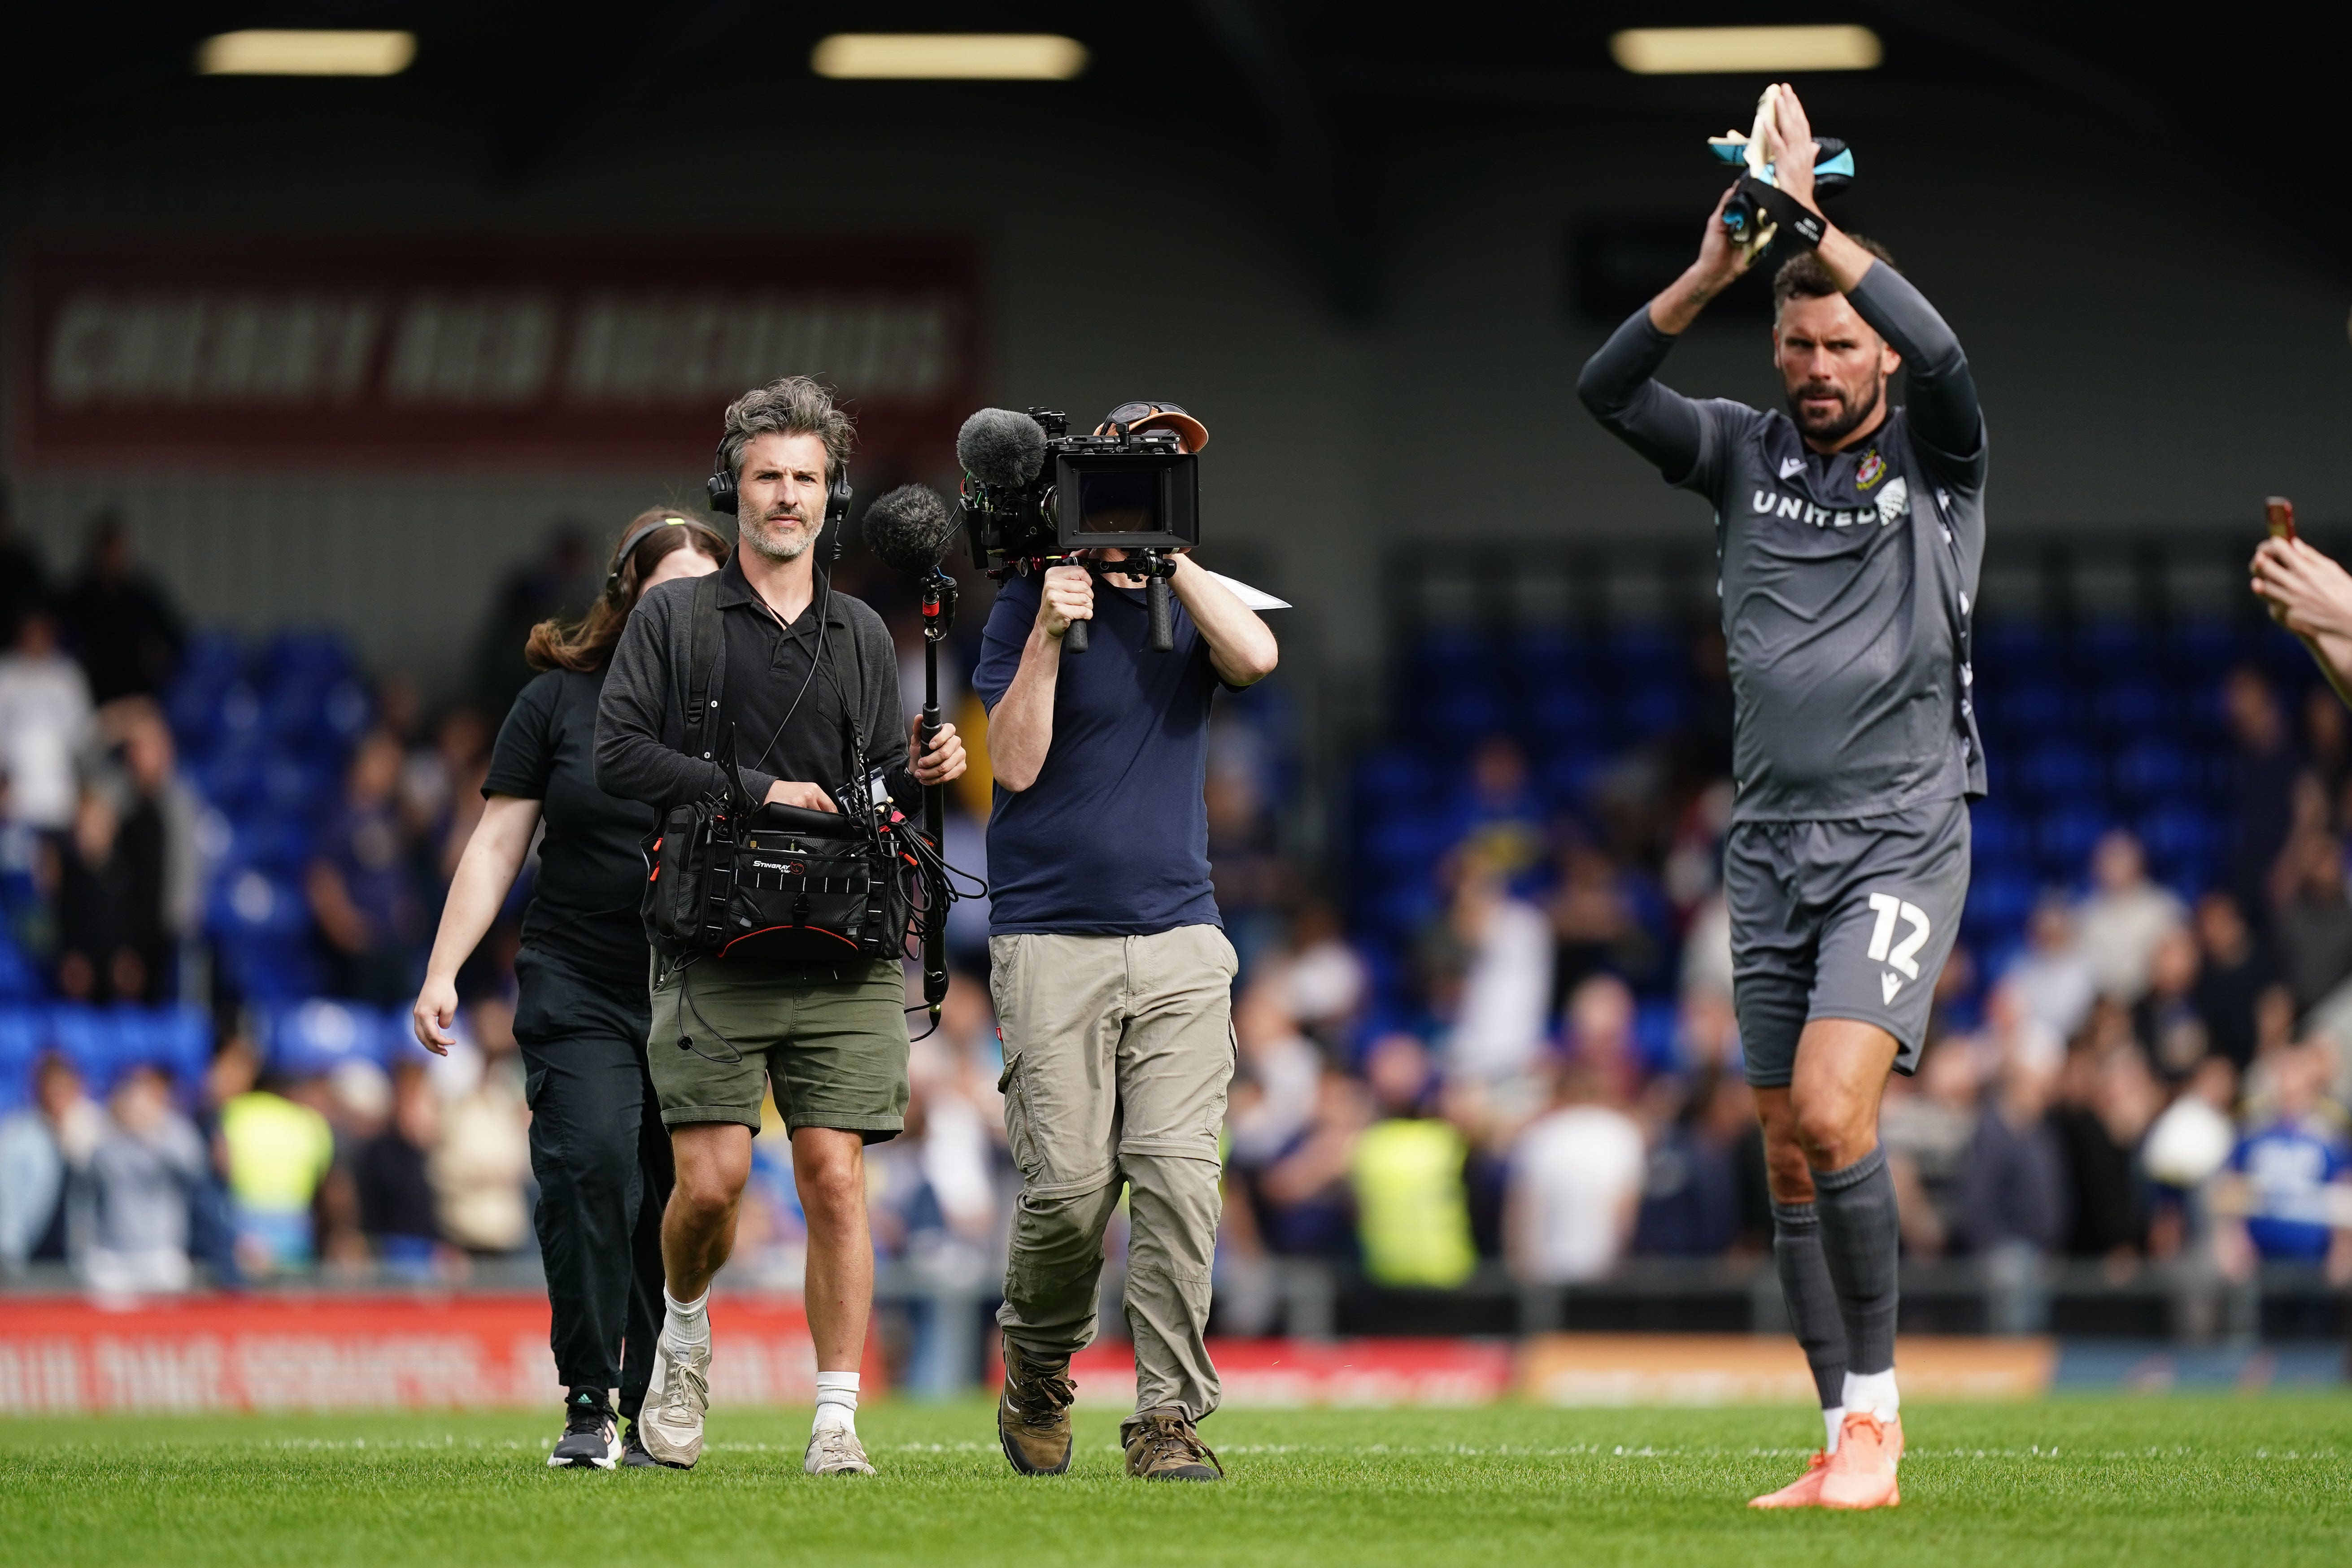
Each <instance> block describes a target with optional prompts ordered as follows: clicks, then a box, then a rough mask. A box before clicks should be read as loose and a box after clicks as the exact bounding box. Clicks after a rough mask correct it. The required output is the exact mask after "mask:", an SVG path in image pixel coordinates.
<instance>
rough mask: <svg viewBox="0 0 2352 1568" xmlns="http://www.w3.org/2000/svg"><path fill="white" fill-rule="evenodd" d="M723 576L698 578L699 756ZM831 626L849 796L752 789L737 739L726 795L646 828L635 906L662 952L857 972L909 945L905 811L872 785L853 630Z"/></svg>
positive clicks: (692, 679)
mask: <svg viewBox="0 0 2352 1568" xmlns="http://www.w3.org/2000/svg"><path fill="white" fill-rule="evenodd" d="M718 584H719V574H716V573H712V574H709V575H706V576H704V577H702V578H700V579H698V581H697V583H696V584H695V594H694V607H693V612H692V615H693V619H692V622H691V628H690V658H691V669H690V672H689V676H688V694H687V714H686V725H685V734H684V736H683V737H682V739H683V744H682V745H681V747H680V750H682V751H684V752H686V753H687V754H688V755H689V756H700V755H703V754H705V752H704V746H703V738H704V735H705V733H706V731H708V730H709V727H710V726H709V723H708V716H709V713H710V710H711V703H710V677H711V672H712V669H713V668H714V667H715V666H716V664H717V662H718V658H719V648H720V629H719V609H718ZM824 636H825V641H826V643H828V644H829V645H830V646H831V648H832V663H833V666H834V669H835V690H836V691H837V692H838V693H839V695H840V697H841V702H842V712H843V723H842V729H843V743H844V749H845V755H846V760H847V762H848V764H849V769H848V776H849V778H850V779H851V780H852V781H853V782H852V784H850V786H849V787H848V788H846V789H845V790H844V791H843V792H842V794H843V796H844V798H843V799H842V801H841V803H840V804H841V806H842V809H841V811H840V812H838V813H835V812H824V811H810V810H807V809H805V808H804V807H801V806H794V805H771V804H762V803H760V802H756V801H753V800H751V798H750V796H749V795H748V794H747V792H746V791H745V790H744V787H743V783H742V777H741V774H740V773H739V772H738V771H737V769H736V765H735V760H734V755H733V748H732V747H731V745H730V747H729V749H728V759H727V761H726V763H723V764H722V770H723V772H724V773H725V775H726V781H727V783H726V788H725V791H724V793H723V795H707V796H705V797H704V798H703V799H701V800H698V801H696V802H694V803H693V804H692V805H678V806H672V807H671V808H670V809H669V810H668V811H667V812H666V813H665V814H663V816H662V819H661V821H660V823H659V824H658V825H657V826H656V827H655V829H654V831H653V832H652V833H650V834H648V835H646V839H645V842H644V851H645V860H646V887H645V893H644V897H643V899H642V900H641V902H640V904H639V910H638V912H639V914H640V916H641V918H642V919H643V921H644V923H645V930H646V939H647V941H649V942H651V943H652V944H653V947H654V950H655V951H656V952H658V953H660V954H662V955H663V956H664V957H666V958H670V959H682V958H688V957H689V956H693V955H698V954H700V955H708V954H716V955H719V956H724V957H728V958H732V959H741V960H748V961H750V962H751V963H756V964H758V966H759V967H761V968H762V969H771V970H773V971H775V972H777V973H782V974H793V975H805V976H807V977H809V978H811V979H820V978H827V977H831V978H839V979H849V978H853V977H855V976H856V975H859V974H862V973H863V972H864V967H865V965H866V963H869V962H870V961H872V960H875V959H878V958H896V957H898V956H899V955H900V953H901V952H902V950H903V948H904V946H905V943H906V932H907V928H908V921H909V917H910V915H911V912H912V911H911V909H910V908H909V907H908V900H907V899H906V898H905V897H904V896H903V894H902V892H901V889H900V888H899V879H898V876H897V875H896V868H897V861H898V854H897V852H896V850H895V848H894V847H893V846H892V844H891V843H890V840H891V838H892V837H894V836H895V831H896V826H897V814H896V812H895V811H893V810H892V809H891V807H890V802H889V798H888V797H887V795H883V796H882V797H881V798H880V799H879V800H876V799H875V798H874V796H875V795H876V794H877V791H876V790H875V788H874V787H873V785H872V784H871V783H870V780H871V774H870V773H868V771H867V769H866V742H865V736H864V734H863V733H862V731H861V730H860V726H859V720H858V715H859V713H860V711H861V710H862V707H863V703H864V686H865V682H864V679H863V673H864V672H863V670H862V669H861V668H859V665H858V658H857V647H856V638H855V637H853V636H852V635H851V634H850V632H849V629H848V627H847V626H844V625H840V624H837V623H833V622H831V621H830V620H829V619H828V622H827V624H826V626H825V628H824ZM821 656H822V655H821V653H820V657H821ZM861 808H862V809H861Z"/></svg>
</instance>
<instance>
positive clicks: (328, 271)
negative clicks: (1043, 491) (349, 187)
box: [10, 238, 980, 467]
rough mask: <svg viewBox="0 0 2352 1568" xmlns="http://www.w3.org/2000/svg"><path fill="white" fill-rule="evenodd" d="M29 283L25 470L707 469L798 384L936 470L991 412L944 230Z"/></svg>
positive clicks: (245, 250)
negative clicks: (940, 235) (984, 411)
mask: <svg viewBox="0 0 2352 1568" xmlns="http://www.w3.org/2000/svg"><path fill="white" fill-rule="evenodd" d="M13 271H14V276H15V286H14V288H13V289H12V290H11V291H12V293H13V294H14V296H15V300H16V320H15V322H14V330H13V331H12V332H11V334H10V342H11V345H12V347H11V353H12V355H13V356H14V359H15V362H16V363H14V365H13V366H12V367H11V371H12V376H13V385H14V389H15V395H14V397H13V399H12V402H13V405H14V411H15V421H14V423H15V430H14V432H13V435H14V445H15V448H16V459H17V461H18V462H20V463H23V464H26V465H30V466H41V465H73V464H87V463H110V462H124V461H130V460H133V459H134V457H135V460H137V461H139V462H142V463H152V462H153V461H156V460H164V461H170V462H180V463H186V462H195V463H208V464H209V463H221V464H236V465H240V466H247V467H250V466H255V465H273V464H342V465H357V466H390V467H402V466H409V465H417V464H423V465H455V464H487V463H499V464H528V463H564V464H576V463H580V462H592V463H600V464H608V465H651V464H659V465H666V466H676V465H678V464H685V463H694V464H698V463H702V462H706V461H708V460H709V451H710V448H711V447H712V446H713V445H714V444H715V443H716V441H717V438H718V429H719V411H720V410H721V409H722V408H724V407H725V406H726V405H727V404H728V402H729V401H730V400H731V399H732V398H734V397H735V396H737V395H740V393H741V392H743V391H744V389H746V388H747V387H751V386H754V385H757V384H760V383H761V382H764V381H768V380H772V379H773V378H774V377H776V376H779V375H783V374H792V373H801V374H810V375H814V376H817V377H819V378H820V379H822V380H824V381H825V382H826V383H828V384H831V385H832V386H834V387H835V389H836V391H837V392H838V393H839V394H840V395H842V397H843V398H844V399H845V401H846V402H847V403H848V405H850V407H851V408H852V410H853V411H854V412H855V413H856V415H857V416H858V423H859V431H860V436H861V444H862V446H863V447H865V448H866V450H867V451H869V452H877V451H879V452H887V453H889V454H891V455H892V456H893V458H895V459H897V460H898V461H902V462H905V463H908V464H910V465H926V464H929V463H932V462H936V461H944V460H945V459H946V458H947V457H948V455H949V454H950V453H951V452H952V450H953V442H954V437H955V431H956V427H957V426H958V425H959V424H960V423H961V420H962V418H963V416H965V415H967V414H969V413H970V412H971V409H972V408H973V407H974V406H976V405H977V404H978V402H979V395H978V388H979V385H980V374H979V353H980V348H979V315H980V312H979V309H978V302H977V300H976V293H975V282H974V279H975V276H976V273H975V268H974V267H973V265H972V262H971V257H970V255H969V251H968V247H967V246H966V245H965V244H963V243H962V242H961V241H956V240H950V239H929V240H905V241H881V240H871V241H856V242H843V241H831V240H816V241H812V242H808V243H805V244H803V243H797V242H788V241H784V240H781V239H776V238H761V239H750V238H737V239H733V240H715V241H707V240H702V239H699V238H692V239H686V240H679V239H666V240H655V239H648V240H644V241H640V242H636V243H630V244H611V243H608V244H566V243H562V242H553V241H541V242H536V243H531V244H524V243H520V242H516V241H510V240H504V239H456V238H452V239H447V240H440V241H417V242H406V241H403V242H384V243H375V244H367V243H359V242H352V241H333V240H321V239H289V240H283V241H270V242H263V241H258V240H243V241H236V242H226V241H225V242H219V243H206V242H203V241H198V240H193V239H181V240H167V241H152V240H142V241H140V242H137V243H131V242H128V241H109V242H102V243H101V242H98V241H89V240H79V241H69V240H36V241H33V242H32V243H30V244H29V245H28V246H26V247H25V248H23V249H22V250H20V251H19V253H18V254H17V256H16V265H15V267H14V268H13Z"/></svg>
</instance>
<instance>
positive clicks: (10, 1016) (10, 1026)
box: [0, 1005, 48, 1116]
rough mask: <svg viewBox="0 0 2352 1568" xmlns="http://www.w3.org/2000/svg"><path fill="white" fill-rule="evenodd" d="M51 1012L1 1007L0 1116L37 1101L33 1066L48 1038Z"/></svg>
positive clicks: (17, 1006)
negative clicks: (32, 1100) (35, 1098)
mask: <svg viewBox="0 0 2352 1568" xmlns="http://www.w3.org/2000/svg"><path fill="white" fill-rule="evenodd" d="M47 1038H48V1032H47V1009H46V1008H42V1007H27V1006H23V1005H13V1006H5V1007H0V1116H5V1115H6V1114H7V1113H8V1112H9V1111H11V1110H16V1108H17V1107H18V1106H20V1105H23V1104H24V1103H25V1102H26V1100H30V1099H32V1098H33V1063H34V1062H35V1060H37V1058H39V1056H40V1054H41V1049H42V1047H43V1046H44V1045H45V1044H46V1043H47Z"/></svg>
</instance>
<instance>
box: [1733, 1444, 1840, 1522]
mask: <svg viewBox="0 0 2352 1568" xmlns="http://www.w3.org/2000/svg"><path fill="white" fill-rule="evenodd" d="M1829 1473H1830V1456H1829V1450H1828V1449H1826V1448H1816V1449H1814V1450H1813V1457H1812V1458H1810V1459H1807V1460H1806V1461H1805V1473H1804V1474H1803V1475H1801V1476H1799V1477H1798V1478H1797V1479H1795V1480H1793V1481H1790V1483H1789V1484H1788V1485H1787V1486H1785V1487H1782V1488H1781V1489H1780V1490H1779V1491H1777V1492H1766V1493H1765V1494H1764V1495H1763V1496H1762V1497H1752V1498H1749V1499H1748V1507H1749V1508H1818V1507H1820V1506H1821V1500H1822V1478H1823V1477H1825V1476H1827V1475H1828V1474H1829Z"/></svg>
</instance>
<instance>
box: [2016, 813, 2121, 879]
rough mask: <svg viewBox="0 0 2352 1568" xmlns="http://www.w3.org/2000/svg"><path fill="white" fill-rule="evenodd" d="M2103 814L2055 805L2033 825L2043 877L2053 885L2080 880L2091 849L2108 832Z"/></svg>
mask: <svg viewBox="0 0 2352 1568" xmlns="http://www.w3.org/2000/svg"><path fill="white" fill-rule="evenodd" d="M2108 825H2109V819H2108V816H2107V815H2106V813H2105V812H2103V811H2096V810H2093V809H2091V808H2090V807H2087V806H2068V805H2057V806H2054V807H2053V809H2052V810H2050V811H2049V812H2048V813H2047V814H2045V815H2044V816H2042V820H2041V821H2040V822H2039V823H2037V824H2036V825H2035V826H2034V831H2033V843H2034V848H2035V849H2036V850H2037V851H2038V852H2039V859H2040V864H2041V869H2042V877H2043V878H2044V879H2046V880H2049V881H2053V882H2064V883H2074V882H2077V881H2080V880H2081V879H2082V878H2083V875H2084V869H2085V868H2086V867H2087V866H2088V865H2089V863H2090V858H2091V847H2092V846H2093V845H2095V844H2096V843H2097V842H2098V841H2099V835H2101V834H2103V833H2105V831H2106V830H2107V827H2108Z"/></svg>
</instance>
